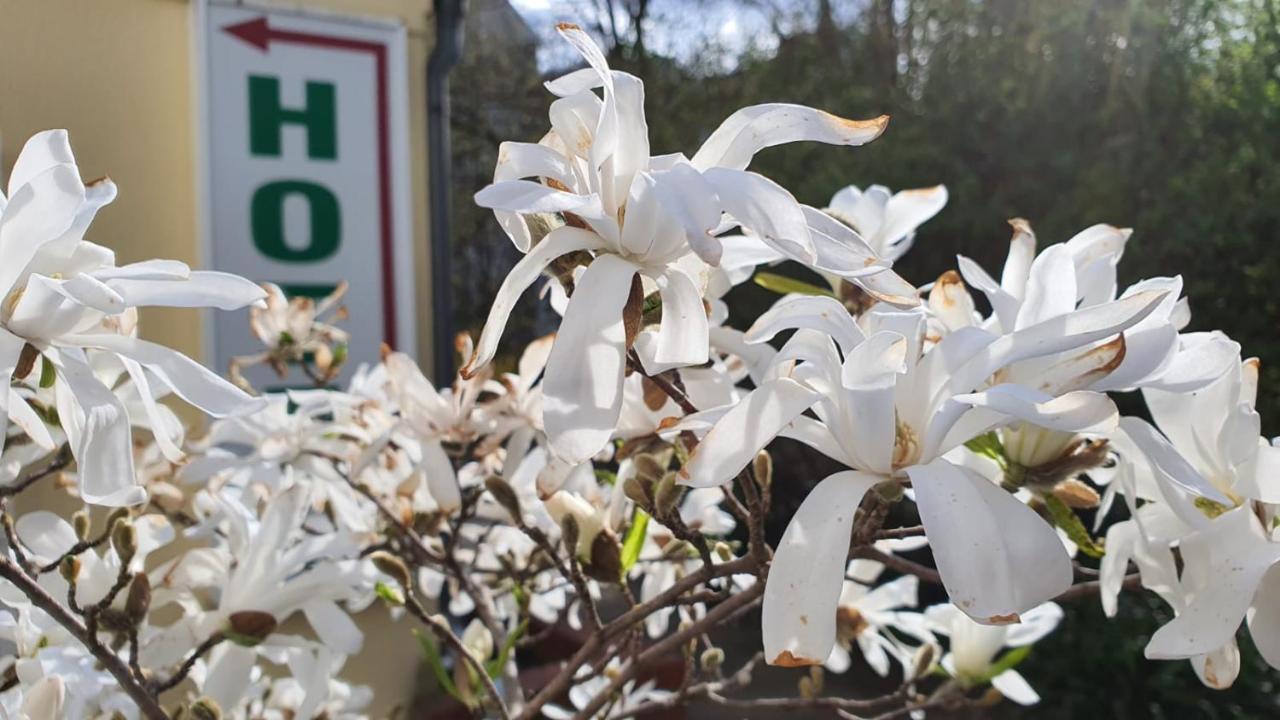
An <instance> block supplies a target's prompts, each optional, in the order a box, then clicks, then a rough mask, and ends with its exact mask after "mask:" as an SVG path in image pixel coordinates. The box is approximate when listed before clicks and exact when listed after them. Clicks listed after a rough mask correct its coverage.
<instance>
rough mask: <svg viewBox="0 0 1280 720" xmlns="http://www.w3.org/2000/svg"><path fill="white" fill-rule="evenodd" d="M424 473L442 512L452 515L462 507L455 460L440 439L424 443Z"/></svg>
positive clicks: (428, 489) (429, 490) (432, 495)
mask: <svg viewBox="0 0 1280 720" xmlns="http://www.w3.org/2000/svg"><path fill="white" fill-rule="evenodd" d="M422 474H423V475H424V476H425V477H426V483H427V492H429V493H431V497H432V499H434V500H435V501H436V505H438V506H439V508H440V511H441V512H443V513H445V514H446V515H450V514H453V513H454V512H456V511H457V510H458V508H460V507H462V490H461V489H460V488H459V486H458V476H457V474H456V473H455V472H454V470H453V460H451V459H450V458H449V455H448V454H447V453H446V452H445V451H444V447H442V446H441V445H440V443H439V442H438V441H435V440H428V441H426V442H424V443H422Z"/></svg>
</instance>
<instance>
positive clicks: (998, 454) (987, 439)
mask: <svg viewBox="0 0 1280 720" xmlns="http://www.w3.org/2000/svg"><path fill="white" fill-rule="evenodd" d="M964 446H965V447H966V448H968V449H969V450H971V451H972V452H973V453H974V454H976V455H981V456H983V457H988V458H991V459H992V460H994V461H995V462H996V464H997V465H999V466H1000V469H1001V470H1004V469H1007V468H1008V467H1009V461H1008V460H1007V459H1005V456H1004V443H1002V442H1000V436H999V435H997V434H996V431H995V430H991V431H989V432H985V433H983V434H981V435H979V436H977V437H975V438H973V439H971V440H969V441H968V442H966V443H965V444H964Z"/></svg>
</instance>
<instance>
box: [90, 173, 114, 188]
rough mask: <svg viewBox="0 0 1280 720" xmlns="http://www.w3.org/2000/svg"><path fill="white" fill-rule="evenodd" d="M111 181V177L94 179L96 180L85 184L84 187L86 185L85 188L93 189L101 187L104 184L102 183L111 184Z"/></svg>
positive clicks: (104, 176)
mask: <svg viewBox="0 0 1280 720" xmlns="http://www.w3.org/2000/svg"><path fill="white" fill-rule="evenodd" d="M110 181H111V176H109V175H103V176H102V177H99V178H94V179H92V180H90V181H89V182H87V183H85V184H84V185H85V187H93V186H94V185H101V184H102V183H104V182H110Z"/></svg>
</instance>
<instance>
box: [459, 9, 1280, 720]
mask: <svg viewBox="0 0 1280 720" xmlns="http://www.w3.org/2000/svg"><path fill="white" fill-rule="evenodd" d="M716 4H720V5H723V4H724V0H698V2H696V3H682V4H679V5H677V6H675V7H672V6H670V5H669V4H655V3H653V2H645V1H644V0H579V1H578V2H576V3H570V4H569V6H568V7H569V9H570V10H572V11H573V12H575V13H577V14H578V16H579V17H581V18H583V20H582V23H583V25H584V27H588V28H592V29H593V30H594V31H595V32H596V33H597V34H599V35H600V37H601V38H602V39H603V40H604V41H605V43H606V45H607V46H608V47H610V48H611V49H610V52H609V56H610V62H611V63H613V64H614V67H615V68H616V69H620V70H629V71H632V72H636V73H637V74H640V75H642V76H643V77H644V79H645V82H646V94H647V98H648V99H647V111H648V122H649V129H650V136H651V139H652V145H653V152H654V153H655V154H657V153H666V152H674V151H683V152H686V153H691V152H692V151H693V150H695V149H696V148H697V146H698V144H699V143H700V142H701V141H702V139H703V138H705V137H706V136H707V135H708V134H710V132H711V131H712V130H714V129H715V127H716V126H717V125H718V124H719V123H720V121H721V120H723V119H724V117H725V116H726V115H727V114H728V113H730V112H732V111H733V110H734V109H737V108H739V107H742V106H745V105H749V104H753V103H758V102H771V101H790V102H798V103H803V104H806V105H813V106H817V107H822V108H825V109H827V110H830V111H831V112H834V113H837V114H840V115H844V116H847V117H856V118H862V117H874V116H876V115H879V114H881V113H887V114H889V115H891V116H892V117H893V119H892V121H891V123H890V125H889V129H888V131H887V132H886V134H885V136H884V137H882V138H881V139H879V140H877V141H876V142H874V143H871V144H870V145H868V146H866V147H863V148H858V149H854V150H848V151H833V150H832V149H831V148H828V147H823V146H818V145H790V146H788V147H786V148H785V149H779V150H769V151H765V152H764V153H761V154H760V155H759V156H758V160H757V167H758V168H759V169H760V170H761V171H762V172H764V173H765V174H767V175H769V176H770V177H772V178H774V179H775V180H777V181H778V182H779V183H781V184H782V185H783V186H785V187H787V188H789V189H790V190H791V191H792V192H794V193H795V194H796V196H797V197H799V198H800V199H801V200H802V201H803V202H806V203H809V204H813V205H816V206H819V207H821V206H823V205H825V204H826V202H827V200H828V199H829V198H830V196H831V195H832V193H834V192H835V191H836V190H838V189H839V188H841V187H843V186H844V185H846V184H849V183H854V184H857V185H859V186H863V187H865V186H866V185H869V184H873V183H880V184H885V185H888V186H890V187H891V188H895V189H897V188H903V187H920V186H925V185H932V184H935V183H945V184H946V185H947V187H948V189H949V190H950V196H951V200H950V202H949V204H948V206H947V208H946V210H944V211H943V212H942V213H941V214H940V215H939V216H938V217H937V218H935V219H934V220H933V221H931V222H930V223H928V224H926V225H925V226H924V228H923V229H922V231H921V233H920V237H919V238H918V239H917V244H916V249H915V250H913V251H912V252H911V253H908V254H907V256H906V257H905V258H903V259H902V261H900V263H899V265H898V270H899V272H901V273H902V274H903V275H904V276H905V277H907V278H909V279H912V280H914V281H915V282H917V283H924V282H927V281H929V280H931V279H933V278H934V277H936V276H937V275H938V274H940V273H941V272H942V271H944V270H945V269H947V268H950V267H953V266H954V262H955V260H954V257H955V255H956V254H957V253H963V254H965V255H968V256H970V257H972V258H974V259H975V260H977V261H978V262H979V263H981V264H983V265H984V266H985V267H987V268H988V269H990V270H993V271H996V270H998V269H999V268H1000V266H1001V265H1002V263H1003V261H1004V255H1005V252H1006V248H1007V245H1006V243H1007V239H1008V237H1009V229H1008V226H1007V225H1006V224H1005V220H1006V219H1007V218H1011V217H1025V218H1027V219H1028V220H1030V221H1031V223H1032V225H1033V226H1034V228H1035V230H1036V232H1037V234H1038V236H1039V238H1040V244H1041V246H1042V247H1043V246H1045V245H1048V244H1050V243H1054V242H1060V241H1064V240H1066V239H1068V238H1069V237H1071V235H1073V234H1074V233H1076V232H1077V231H1079V230H1081V229H1083V228H1085V227H1087V226H1089V225H1092V224H1094V223H1097V222H1108V223H1111V224H1115V225H1119V226H1128V227H1133V228H1134V229H1135V232H1134V236H1133V239H1132V240H1131V242H1130V245H1129V256H1128V257H1127V258H1125V261H1124V263H1123V264H1122V273H1123V276H1122V282H1130V281H1133V280H1136V279H1138V278H1140V277H1148V276H1158V275H1167V274H1169V273H1170V272H1173V271H1175V270H1183V271H1184V272H1186V273H1188V274H1187V275H1186V276H1185V278H1184V279H1185V281H1186V290H1185V292H1186V294H1187V296H1188V297H1189V298H1190V302H1191V308H1192V313H1193V320H1192V327H1193V328H1194V329H1209V328H1220V329H1223V330H1224V331H1226V332H1228V333H1229V334H1230V335H1231V336H1232V337H1233V338H1235V339H1236V340H1238V341H1240V342H1241V344H1242V345H1243V346H1244V351H1245V353H1246V355H1256V356H1259V357H1261V358H1262V360H1263V363H1262V367H1263V372H1264V382H1263V385H1262V387H1263V393H1262V396H1261V397H1260V398H1259V402H1258V405H1259V409H1260V411H1261V412H1262V414H1263V420H1264V430H1265V431H1267V432H1269V433H1277V432H1280V394H1278V393H1276V392H1275V391H1274V390H1273V389H1274V388H1276V387H1280V333H1278V332H1277V330H1280V290H1277V287H1278V286H1280V250H1277V248H1278V247H1280V165H1278V163H1277V159H1278V158H1280V0H857V1H856V2H855V1H854V0H843V1H842V0H813V2H811V3H809V4H807V5H805V6H802V7H797V6H796V4H794V3H786V2H776V1H775V0H740V2H739V3H738V5H739V6H741V7H742V8H743V10H744V12H745V11H746V10H751V11H753V12H765V13H766V14H768V16H769V22H768V24H767V27H768V28H769V29H771V30H772V32H773V33H774V34H775V35H777V36H779V40H778V42H777V43H776V44H774V45H771V44H769V43H761V44H754V43H753V44H749V45H747V46H745V47H746V49H745V50H741V49H740V50H738V51H737V52H736V54H735V51H734V49H733V48H730V47H726V46H725V45H724V44H722V43H719V42H717V36H716V35H715V33H714V32H713V31H714V28H713V29H710V30H705V31H702V32H698V31H695V30H691V29H690V27H691V25H690V23H693V22H694V16H696V14H697V10H698V8H699V7H703V6H710V5H716ZM663 32H665V33H676V32H682V33H685V35H683V36H682V37H684V38H685V41H686V44H690V45H692V46H693V48H694V50H693V51H691V52H689V53H687V54H685V55H682V56H681V57H680V58H679V59H678V60H677V59H674V58H673V57H669V56H665V55H659V54H656V53H655V52H654V49H653V48H654V45H655V43H656V42H657V39H658V37H659V36H660V35H661V34H662V33H663ZM476 45H477V44H476V43H472V44H471V46H470V48H471V50H472V51H475V50H476ZM762 47H763V48H764V49H762ZM521 52H522V53H523V52H524V51H521ZM521 57H525V56H524V55H521ZM527 57H532V51H529V55H528V56H527ZM468 62H469V63H471V64H470V65H469V66H467V67H464V68H462V69H460V73H459V80H458V81H457V82H456V83H455V87H456V88H457V90H456V91H455V98H454V101H455V107H457V108H458V109H459V110H460V112H459V113H458V115H457V116H456V119H455V123H456V125H455V128H456V130H457V131H458V133H459V137H461V136H462V135H463V134H468V133H469V134H470V135H471V136H472V137H473V140H474V142H466V143H464V142H461V141H460V142H458V144H457V146H456V148H455V151H456V152H457V153H458V156H459V157H458V164H459V167H461V166H462V165H463V164H467V165H474V166H476V167H475V177H474V178H461V177H460V178H459V188H458V192H457V197H458V198H459V203H460V205H464V206H465V205H469V197H470V193H471V192H474V190H476V189H478V188H479V187H481V186H482V185H483V184H484V182H486V181H487V178H488V177H489V176H490V174H491V172H492V167H493V163H492V160H493V158H494V157H495V154H496V142H497V140H498V139H499V138H507V139H510V138H519V139H524V140H537V138H538V137H539V136H540V134H541V132H543V131H544V130H545V127H546V121H545V117H546V115H545V108H546V104H547V102H548V98H547V97H546V93H545V92H544V91H543V90H542V89H541V88H540V87H538V84H537V78H536V77H531V76H529V75H528V73H529V72H532V70H531V67H532V66H531V65H521V66H520V71H519V73H513V72H509V71H508V70H506V69H505V68H506V66H504V65H494V64H492V62H491V61H489V60H484V59H482V56H480V55H473V56H472V59H471V60H469V61H468ZM522 62H523V61H522ZM557 74H558V70H557ZM511 83H514V84H511ZM485 108H490V109H488V110H486V109H485ZM494 113H496V117H505V118H507V121H509V122H510V123H513V124H511V125H506V126H503V125H501V123H498V122H494V117H495V115H494ZM477 118H480V119H481V120H483V122H481V120H478V119H477ZM464 212H470V213H471V214H470V215H468V216H467V217H468V220H467V221H466V222H465V223H464V222H463V221H462V220H461V218H462V217H464ZM459 218H460V225H459V233H460V235H459V237H460V240H459V245H460V246H465V247H466V252H467V253H472V254H474V259H473V261H472V263H471V264H470V265H462V264H460V265H459V268H460V273H459V274H460V277H459V278H458V283H459V286H460V287H463V286H465V288H466V292H467V293H468V295H467V297H468V298H469V299H468V301H467V302H465V303H463V302H460V303H459V313H460V318H461V322H460V327H470V328H478V327H479V325H480V323H482V322H483V316H482V315H481V313H482V312H483V311H484V308H485V307H486V305H485V303H486V302H487V301H488V299H489V298H491V297H492V295H493V293H494V291H495V290H496V287H497V282H498V281H499V280H500V279H501V277H502V274H503V273H504V272H505V271H506V269H507V268H508V267H510V265H511V264H512V263H513V262H514V255H513V252H512V251H511V250H510V243H509V242H507V241H506V238H505V237H504V236H503V235H502V233H501V231H500V230H498V229H497V226H496V225H495V224H494V223H493V221H492V218H491V216H490V215H488V214H487V213H479V212H477V211H475V210H474V209H472V210H465V209H464V208H462V207H460V208H459ZM497 247H500V248H501V250H494V248H497ZM464 268H466V269H464ZM773 299H774V298H773V296H770V295H769V294H768V293H765V292H764V291H763V290H761V289H759V288H756V287H754V286H751V285H748V286H744V287H742V288H740V289H738V290H735V296H734V297H732V298H731V305H732V304H736V305H738V306H740V307H747V308H753V309H754V310H756V311H758V310H760V309H762V305H764V304H767V303H770V302H772V300H773ZM544 312H545V311H544ZM532 327H533V326H532V325H525V326H522V327H516V328H515V329H514V330H513V331H511V332H513V334H516V335H517V337H520V335H519V334H520V333H530V335H525V336H523V337H520V339H527V337H529V336H531V332H532ZM509 347H519V345H518V344H517V343H515V342H513V343H512V344H511V345H509ZM1135 407H1136V408H1138V409H1140V403H1135ZM811 466H812V463H810V462H806V461H804V460H803V459H797V460H796V461H795V462H794V463H791V462H790V461H789V462H788V463H782V464H780V467H790V468H793V469H795V468H808V467H811ZM816 477H820V474H817V471H816V469H815V472H814V473H813V474H812V477H809V474H804V475H803V476H800V477H796V478H794V480H792V481H791V482H790V483H788V485H789V486H790V487H793V488H795V492H796V497H795V498H794V500H795V501H796V502H798V499H799V498H800V497H803V493H804V491H805V489H806V487H807V484H808V483H810V482H812V480H813V479H815V478H816ZM789 502H790V501H788V500H787V499H786V498H780V503H779V505H780V507H779V508H778V512H779V514H780V516H781V517H786V516H789V514H790V511H792V510H793V509H794V504H790V505H789V504H788V503H789ZM779 527H781V526H779ZM1131 602H1132V605H1133V606H1134V607H1131V608H1126V609H1125V610H1124V612H1125V613H1126V614H1125V617H1124V618H1122V620H1123V621H1125V622H1133V623H1138V624H1143V623H1145V624H1146V625H1149V626H1151V627H1152V628H1154V627H1155V626H1156V624H1157V621H1158V620H1160V619H1162V618H1163V615H1162V613H1163V608H1162V607H1160V603H1159V601H1155V600H1152V601H1150V602H1146V601H1144V600H1139V599H1137V598H1136V597H1135V598H1132V599H1131ZM1122 605H1123V604H1122ZM1072 615H1073V617H1072V620H1071V622H1069V623H1067V624H1066V625H1065V627H1064V630H1063V631H1061V632H1060V633H1058V634H1057V635H1055V636H1054V638H1053V639H1052V640H1051V641H1050V643H1048V644H1046V645H1045V646H1044V648H1042V649H1041V648H1038V649H1037V651H1036V653H1034V654H1033V656H1032V658H1031V659H1030V660H1029V661H1028V666H1027V668H1028V671H1029V672H1030V673H1032V674H1033V676H1034V677H1035V678H1036V682H1037V685H1038V687H1040V689H1041V691H1042V693H1043V694H1044V695H1045V696H1046V697H1051V698H1056V699H1063V698H1075V700H1072V701H1070V702H1068V701H1067V700H1061V702H1060V703H1058V701H1057V700H1055V703H1058V706H1057V707H1054V708H1050V707H1042V708H1039V709H1038V710H1037V711H1036V712H1041V711H1044V712H1047V713H1048V714H1049V715H1050V716H1052V717H1074V716H1077V715H1078V714H1082V713H1084V712H1093V713H1094V714H1098V715H1103V716H1112V717H1135V716H1150V717H1179V718H1180V717H1187V716H1188V714H1189V713H1194V714H1196V715H1199V716H1203V717H1228V716H1237V717H1239V716H1251V715H1256V714H1261V713H1265V712H1267V711H1268V710H1269V711H1271V712H1274V711H1275V709H1276V700H1275V687H1274V683H1273V682H1272V679H1271V678H1272V674H1271V673H1270V672H1269V671H1265V670H1264V669H1263V666H1262V664H1261V662H1260V661H1259V660H1258V658H1257V656H1256V654H1252V652H1251V651H1249V650H1247V648H1246V650H1247V652H1248V654H1249V660H1248V661H1247V662H1246V663H1245V668H1244V670H1243V673H1242V677H1241V680H1240V681H1239V682H1238V683H1237V685H1236V687H1235V688H1233V689H1232V690H1231V691H1229V692H1228V693H1213V692H1211V691H1208V690H1204V689H1202V688H1200V687H1199V685H1198V683H1197V682H1196V680H1195V679H1194V676H1193V675H1192V674H1191V671H1190V668H1189V667H1188V666H1187V665H1186V664H1185V663H1166V664H1153V663H1150V662H1147V661H1145V660H1143V659H1142V658H1141V645H1142V643H1136V644H1135V643H1129V644H1127V645H1125V646H1124V647H1119V646H1117V643H1118V642H1119V640H1116V639H1115V638H1113V637H1111V636H1109V635H1108V633H1107V625H1106V620H1105V619H1103V618H1102V617H1101V613H1100V612H1099V611H1098V609H1097V608H1096V607H1093V606H1090V607H1086V608H1074V609H1072ZM1126 637H1128V636H1126ZM1038 668H1039V669H1041V671H1040V672H1037V669H1038ZM1053 683H1057V685H1056V686H1055V685H1053ZM1095 701H1096V702H1095ZM1162 702H1163V703H1164V704H1163V705H1161V703H1162ZM1084 703H1087V704H1084ZM1010 712H1012V709H1010Z"/></svg>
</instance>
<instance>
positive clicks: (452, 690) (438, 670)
mask: <svg viewBox="0 0 1280 720" xmlns="http://www.w3.org/2000/svg"><path fill="white" fill-rule="evenodd" d="M413 636H414V637H416V638H417V639H418V645H420V646H421V647H422V654H423V655H424V656H425V657H426V658H427V665H430V666H431V673H432V674H433V675H435V676H436V682H438V683H440V687H441V688H443V689H444V691H445V692H447V693H449V695H450V696H451V697H453V698H455V699H457V700H458V701H460V702H461V703H463V704H464V705H465V704H467V701H466V699H465V698H463V697H462V695H461V694H460V693H459V692H458V687H457V686H456V685H454V684H453V678H451V677H449V671H448V670H445V669H444V661H443V660H441V659H440V649H439V648H437V647H436V640H435V638H433V637H431V633H427V632H423V631H422V630H419V629H417V628H414V630H413Z"/></svg>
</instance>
